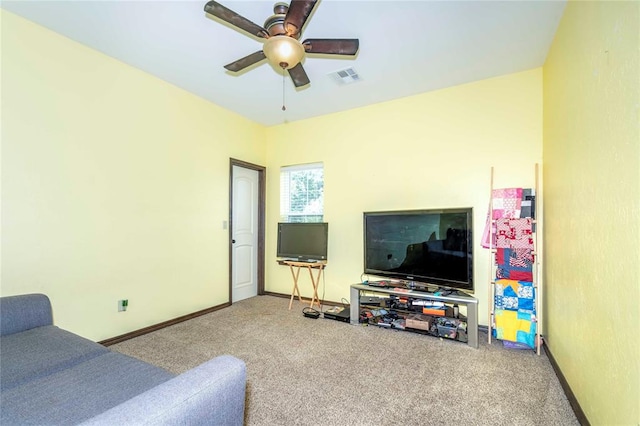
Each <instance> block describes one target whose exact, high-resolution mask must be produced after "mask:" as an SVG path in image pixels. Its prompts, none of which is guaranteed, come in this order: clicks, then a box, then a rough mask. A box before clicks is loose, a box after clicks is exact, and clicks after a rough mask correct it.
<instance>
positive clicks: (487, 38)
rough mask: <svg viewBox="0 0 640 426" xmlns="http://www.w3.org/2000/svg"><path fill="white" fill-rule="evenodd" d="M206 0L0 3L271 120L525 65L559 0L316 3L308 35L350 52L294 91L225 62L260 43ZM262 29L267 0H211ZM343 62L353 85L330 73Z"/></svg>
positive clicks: (534, 59)
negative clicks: (340, 41) (343, 43)
mask: <svg viewBox="0 0 640 426" xmlns="http://www.w3.org/2000/svg"><path fill="white" fill-rule="evenodd" d="M205 3H206V0H200V1H192V0H178V1H129V0H107V1H87V0H72V1H55V0H54V1H49V0H47V1H42V0H41V1H30V0H20V1H10V0H9V1H8V0H3V1H2V8H3V9H6V10H8V11H10V12H13V13H16V14H18V15H20V16H22V17H24V18H27V19H29V20H31V21H34V22H36V23H38V24H40V25H42V26H44V27H47V28H49V29H51V30H53V31H55V32H57V33H60V34H62V35H64V36H66V37H69V38H71V39H73V40H76V41H78V42H80V43H82V44H84V45H87V46H89V47H91V48H94V49H96V50H98V51H101V52H103V53H105V54H107V55H109V56H112V57H114V58H116V59H118V60H120V61H122V62H125V63H127V64H129V65H132V66H134V67H136V68H139V69H141V70H144V71H146V72H148V73H150V74H152V75H155V76H157V77H159V78H161V79H162V80H165V81H167V82H169V83H171V84H174V85H176V86H178V87H181V88H183V89H185V90H187V91H189V92H192V93H194V94H196V95H198V96H200V97H202V98H204V99H207V100H209V101H211V102H213V103H215V104H217V105H220V106H222V107H224V108H227V109H229V110H232V111H235V112H236V113H238V114H240V115H242V116H244V117H247V118H249V119H251V120H253V121H256V122H258V123H262V124H264V125H268V126H270V125H275V124H281V123H285V122H291V121H295V120H301V119H305V118H309V117H314V116H319V115H323V114H329V113H333V112H338V111H344V110H347V109H351V108H356V107H361V106H365V105H369V104H373V103H378V102H384V101H388V100H392V99H397V98H402V97H405V96H411V95H416V94H419V93H424V92H428V91H432V90H437V89H441V88H445V87H450V86H454V85H458V84H463V83H467V82H471V81H476V80H482V79H485V78H490V77H495V76H499V75H504V74H509V73H513V72H519V71H524V70H529V69H533V68H536V67H540V66H542V65H543V63H544V60H545V57H546V55H547V52H548V50H549V46H550V45H551V42H552V40H553V36H554V34H555V31H556V29H557V27H558V24H559V22H560V18H561V16H562V12H563V10H564V7H565V4H566V0H552V1H550V0H512V1H481V0H472V1H451V0H443V1H383V0H377V1H369V0H349V1H345V0H322V1H320V2H319V4H318V5H317V6H316V8H315V11H314V13H313V14H312V15H311V17H310V18H309V20H308V21H307V25H306V27H305V30H304V33H303V34H302V37H301V40H302V39H305V38H358V39H360V51H359V53H358V55H357V56H356V57H355V59H350V58H345V57H342V58H341V59H336V58H328V57H317V56H316V57H312V56H311V55H307V57H306V59H305V60H304V62H303V65H304V67H305V70H306V72H307V74H308V76H309V79H310V80H311V84H310V85H307V86H305V87H303V88H299V89H296V88H295V87H294V86H293V83H292V82H291V80H290V79H289V77H288V75H287V78H286V81H285V82H284V83H285V84H284V96H285V102H286V107H287V109H286V111H284V112H283V111H282V109H281V107H282V101H283V78H282V73H281V71H279V70H275V69H274V68H272V67H271V66H270V65H268V64H267V63H266V61H265V62H261V63H260V65H257V66H254V67H251V68H250V69H249V70H248V71H246V72H243V73H240V74H239V75H233V74H232V73H230V72H228V71H226V70H225V69H224V68H223V66H224V65H226V64H228V63H230V62H232V61H234V60H236V59H239V58H241V57H244V56H246V55H248V54H250V53H253V52H255V51H257V50H260V49H261V48H262V44H261V40H260V39H257V38H252V37H250V36H248V35H246V33H244V32H242V31H240V30H235V29H233V28H232V27H230V26H228V25H227V24H223V23H221V21H218V20H217V18H213V17H211V16H210V15H207V14H205V12H204V10H203V8H204V4H205ZM219 3H221V4H223V5H224V6H226V7H228V8H230V9H232V10H234V11H235V12H237V13H239V14H240V15H242V16H244V17H245V18H247V19H249V20H251V21H253V22H255V23H257V24H258V25H263V24H264V21H265V19H266V18H267V17H268V16H270V15H271V14H272V13H273V4H274V3H275V1H272V0H268V1H265V0H260V1H238V0H220V1H219ZM349 67H352V68H353V69H355V71H356V72H357V73H358V75H359V76H360V79H361V80H360V81H359V82H357V83H352V84H346V85H340V84H337V83H336V82H335V80H334V79H333V78H332V77H331V76H329V74H330V73H332V72H335V71H338V70H342V69H345V68H349Z"/></svg>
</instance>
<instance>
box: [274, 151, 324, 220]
mask: <svg viewBox="0 0 640 426" xmlns="http://www.w3.org/2000/svg"><path fill="white" fill-rule="evenodd" d="M323 213H324V167H323V165H322V163H312V164H301V165H297V166H286V167H282V168H281V169H280V221H281V222H322V215H323Z"/></svg>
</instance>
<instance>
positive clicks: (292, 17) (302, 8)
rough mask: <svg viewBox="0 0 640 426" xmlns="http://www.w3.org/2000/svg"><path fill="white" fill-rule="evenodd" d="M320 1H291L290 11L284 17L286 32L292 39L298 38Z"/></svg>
mask: <svg viewBox="0 0 640 426" xmlns="http://www.w3.org/2000/svg"><path fill="white" fill-rule="evenodd" d="M317 2H318V0H291V4H289V10H288V11H287V15H286V16H285V17H284V30H285V31H286V33H287V35H288V36H290V37H295V38H298V37H296V36H297V35H298V34H300V31H302V27H303V26H304V23H305V22H306V21H307V18H308V17H309V15H311V12H313V8H314V7H315V5H316V3H317Z"/></svg>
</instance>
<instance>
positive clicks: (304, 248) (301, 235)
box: [276, 222, 329, 261]
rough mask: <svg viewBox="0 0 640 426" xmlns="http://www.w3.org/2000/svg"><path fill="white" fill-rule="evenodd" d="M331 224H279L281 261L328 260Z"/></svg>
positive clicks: (279, 254) (278, 252) (278, 255)
mask: <svg viewBox="0 0 640 426" xmlns="http://www.w3.org/2000/svg"><path fill="white" fill-rule="evenodd" d="M328 235H329V224H328V223H326V222H312V223H311V222H310V223H278V249H277V254H276V256H277V257H279V258H281V259H287V260H297V261H310V260H327V243H328Z"/></svg>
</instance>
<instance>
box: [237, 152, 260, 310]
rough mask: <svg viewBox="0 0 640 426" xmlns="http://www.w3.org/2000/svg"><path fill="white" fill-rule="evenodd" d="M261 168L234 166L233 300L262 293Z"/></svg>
mask: <svg viewBox="0 0 640 426" xmlns="http://www.w3.org/2000/svg"><path fill="white" fill-rule="evenodd" d="M258 177H259V176H258V171H257V170H251V169H246V168H244V167H239V166H235V165H234V166H233V169H232V179H233V189H232V190H233V194H232V199H233V205H232V217H231V226H232V229H231V243H232V244H231V293H232V296H231V302H232V303H233V302H237V301H239V300H243V299H247V298H249V297H253V296H257V295H258V209H259V186H258Z"/></svg>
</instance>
